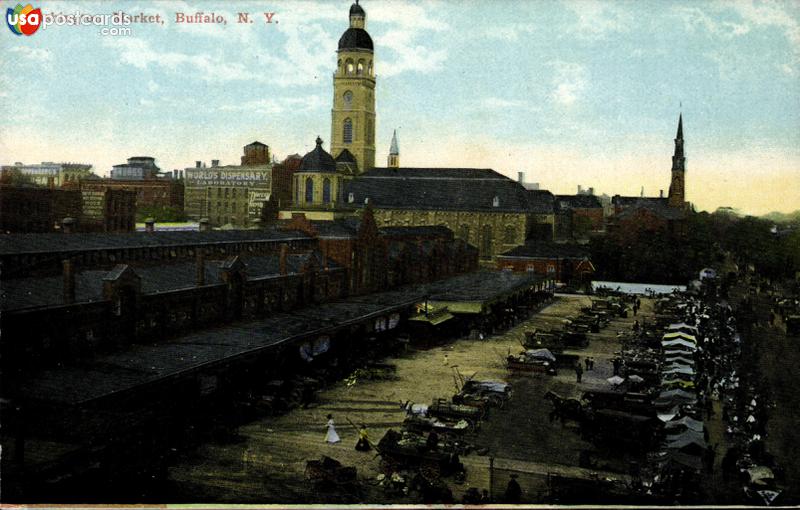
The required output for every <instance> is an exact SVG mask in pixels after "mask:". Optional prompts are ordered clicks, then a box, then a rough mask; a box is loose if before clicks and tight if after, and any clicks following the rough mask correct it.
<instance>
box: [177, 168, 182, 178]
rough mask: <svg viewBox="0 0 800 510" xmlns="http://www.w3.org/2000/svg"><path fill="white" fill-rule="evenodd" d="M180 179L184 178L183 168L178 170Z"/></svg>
mask: <svg viewBox="0 0 800 510" xmlns="http://www.w3.org/2000/svg"><path fill="white" fill-rule="evenodd" d="M178 179H183V170H178Z"/></svg>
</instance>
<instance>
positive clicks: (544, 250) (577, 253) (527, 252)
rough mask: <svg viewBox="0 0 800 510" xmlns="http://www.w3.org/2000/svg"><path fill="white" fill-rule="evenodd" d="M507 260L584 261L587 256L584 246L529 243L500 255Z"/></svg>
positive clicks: (587, 252) (587, 250) (539, 242)
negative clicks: (565, 259)
mask: <svg viewBox="0 0 800 510" xmlns="http://www.w3.org/2000/svg"><path fill="white" fill-rule="evenodd" d="M500 256H501V257H507V258H547V259H554V258H570V259H584V258H587V257H588V256H589V249H588V248H587V247H586V246H582V245H580V244H574V243H548V242H541V241H529V242H527V243H525V244H524V245H522V246H517V247H516V248H513V249H511V250H509V251H507V252H505V253H503V254H502V255H500Z"/></svg>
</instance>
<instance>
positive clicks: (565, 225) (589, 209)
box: [555, 194, 605, 239]
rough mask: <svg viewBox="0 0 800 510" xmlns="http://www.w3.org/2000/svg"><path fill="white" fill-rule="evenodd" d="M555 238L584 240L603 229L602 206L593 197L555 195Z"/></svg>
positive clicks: (584, 195)
mask: <svg viewBox="0 0 800 510" xmlns="http://www.w3.org/2000/svg"><path fill="white" fill-rule="evenodd" d="M555 199H556V204H555V211H556V212H555V214H556V237H557V238H559V239H571V238H584V237H586V235H587V234H589V233H590V232H601V231H603V230H604V228H605V217H604V211H603V204H602V203H601V202H600V200H599V199H598V198H597V197H596V196H594V195H588V194H578V195H556V197H555Z"/></svg>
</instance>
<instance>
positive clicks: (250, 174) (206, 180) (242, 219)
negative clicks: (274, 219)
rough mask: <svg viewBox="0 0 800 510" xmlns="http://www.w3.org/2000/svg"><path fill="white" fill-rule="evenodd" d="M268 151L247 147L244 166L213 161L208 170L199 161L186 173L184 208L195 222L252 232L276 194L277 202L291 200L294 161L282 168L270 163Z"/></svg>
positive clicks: (258, 145) (255, 145) (263, 147)
mask: <svg viewBox="0 0 800 510" xmlns="http://www.w3.org/2000/svg"><path fill="white" fill-rule="evenodd" d="M269 158H270V152H269V147H268V146H266V145H264V144H262V143H261V142H253V143H251V144H249V145H247V146H245V147H244V155H243V156H242V162H243V163H245V164H242V165H224V166H221V165H220V164H219V161H218V160H213V161H212V162H211V166H210V167H207V166H206V165H205V164H204V163H203V162H201V161H197V162H196V163H195V166H194V168H187V169H186V170H185V171H184V175H185V179H184V182H185V189H184V195H185V196H184V206H185V211H186V215H187V216H188V217H189V218H190V219H192V220H195V221H197V220H200V219H202V218H207V219H208V220H209V223H210V224H211V225H212V226H215V227H220V226H223V225H230V226H233V227H240V228H250V227H255V226H256V225H258V222H260V220H261V216H262V209H263V208H264V204H266V203H267V202H268V201H269V200H270V199H271V198H272V197H273V194H274V195H275V198H276V199H278V200H286V199H287V197H291V168H293V165H294V164H295V163H294V162H293V161H289V162H287V164H286V165H284V166H280V165H277V164H275V163H273V162H272V161H270V159H269Z"/></svg>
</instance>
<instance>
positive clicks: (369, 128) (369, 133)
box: [364, 119, 372, 143]
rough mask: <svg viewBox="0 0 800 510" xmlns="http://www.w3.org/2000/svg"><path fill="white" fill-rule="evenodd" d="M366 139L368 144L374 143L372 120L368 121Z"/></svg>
mask: <svg viewBox="0 0 800 510" xmlns="http://www.w3.org/2000/svg"><path fill="white" fill-rule="evenodd" d="M364 138H365V139H366V140H367V143H372V119H367V132H366V136H365V137H364Z"/></svg>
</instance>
